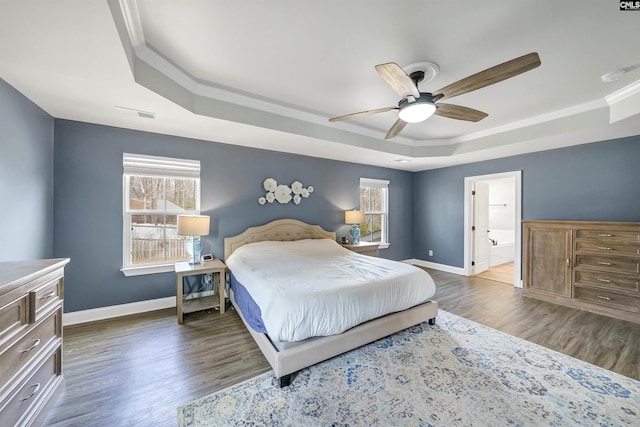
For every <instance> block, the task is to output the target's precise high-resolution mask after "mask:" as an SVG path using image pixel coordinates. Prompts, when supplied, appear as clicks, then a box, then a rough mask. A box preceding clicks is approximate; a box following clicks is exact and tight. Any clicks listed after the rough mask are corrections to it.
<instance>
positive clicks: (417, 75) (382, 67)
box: [329, 52, 540, 139]
mask: <svg viewBox="0 0 640 427" xmlns="http://www.w3.org/2000/svg"><path fill="white" fill-rule="evenodd" d="M539 65H540V57H539V56H538V54H537V53H536V52H532V53H529V54H527V55H523V56H520V57H518V58H515V59H512V60H511V61H507V62H504V63H502V64H499V65H496V66H494V67H491V68H487V69H486V70H484V71H480V72H479V73H476V74H473V75H471V76H469V77H465V78H464V79H462V80H458V81H457V82H455V83H451V84H450V85H448V86H445V87H443V88H442V89H439V90H437V91H435V92H433V93H430V92H420V91H419V90H418V83H420V82H421V81H422V80H423V79H424V75H425V72H424V71H422V70H417V71H413V72H412V73H411V74H409V75H407V73H406V72H405V71H404V70H403V69H402V68H401V67H400V66H399V65H398V64H396V63H394V62H389V63H386V64H379V65H376V67H375V68H376V71H377V72H378V74H380V77H382V78H383V79H384V80H385V81H386V82H387V83H388V84H389V86H391V88H392V89H393V90H395V91H396V93H397V94H398V95H400V96H401V97H402V99H401V100H400V102H398V105H397V106H394V107H385V108H377V109H375V110H367V111H361V112H359V113H352V114H347V115H344V116H339V117H334V118H331V119H329V121H330V122H338V121H341V120H348V119H353V118H356V117H361V116H366V115H369V114H377V113H384V112H386V111H391V110H398V120H397V121H396V122H395V123H394V124H393V126H391V129H389V132H387V135H386V136H385V139H391V138H393V137H394V136H396V135H398V134H399V133H400V132H401V131H402V129H404V127H405V126H406V125H407V123H418V122H421V121H424V120H426V119H428V118H429V117H431V115H433V114H435V115H438V116H441V117H448V118H450V119H457V120H466V121H470V122H477V121H480V120H482V119H484V118H485V117H487V116H488V114H487V113H484V112H482V111H478V110H474V109H473V108H468V107H463V106H460V105H453V104H445V103H441V102H439V101H440V100H442V99H445V98H453V97H454V96H458V95H462V94H464V93H468V92H472V91H474V90H477V89H481V88H483V87H485V86H489V85H492V84H494V83H498V82H501V81H503V80H506V79H509V78H511V77H515V76H517V75H518V74H522V73H524V72H527V71H529V70H532V69H534V68H536V67H538V66H539Z"/></svg>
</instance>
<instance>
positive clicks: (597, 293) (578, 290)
mask: <svg viewBox="0 0 640 427" xmlns="http://www.w3.org/2000/svg"><path fill="white" fill-rule="evenodd" d="M573 298H575V299H576V300H578V301H584V302H588V303H592V304H598V305H603V306H608V307H612V308H617V309H620V310H625V311H631V312H633V313H640V296H637V297H636V296H631V295H628V294H623V293H617V292H611V291H608V290H604V289H596V288H588V287H583V286H574V288H573Z"/></svg>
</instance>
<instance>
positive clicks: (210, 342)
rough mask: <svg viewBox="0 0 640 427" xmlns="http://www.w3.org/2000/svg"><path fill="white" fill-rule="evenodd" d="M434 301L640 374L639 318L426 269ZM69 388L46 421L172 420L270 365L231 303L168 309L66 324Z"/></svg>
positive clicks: (158, 423)
mask: <svg viewBox="0 0 640 427" xmlns="http://www.w3.org/2000/svg"><path fill="white" fill-rule="evenodd" d="M427 271H429V273H430V274H431V275H432V277H433V278H434V280H435V282H436V285H437V292H436V296H435V299H436V300H437V301H438V303H439V305H440V308H441V309H443V310H446V311H448V312H450V313H454V314H457V315H459V316H463V317H466V318H468V319H471V320H474V321H476V322H478V323H482V324H484V325H487V326H490V327H492V328H495V329H498V330H501V331H503V332H506V333H509V334H512V335H515V336H518V337H521V338H524V339H526V340H529V341H532V342H535V343H537V344H540V345H543V346H545V347H548V348H551V349H554V350H557V351H559V352H562V353H565V354H568V355H570V356H573V357H577V358H579V359H582V360H585V361H587V362H590V363H593V364H595V365H598V366H601V367H604V368H606V369H609V370H612V371H615V372H618V373H620V374H622V375H626V376H629V377H631V378H635V379H638V380H640V325H639V324H634V323H630V322H625V321H622V320H616V319H612V318H608V317H604V316H599V315H596V314H592V313H587V312H582V311H578V310H574V309H571V308H567V307H562V306H558V305H554V304H550V303H546V302H542V301H536V300H533V299H529V298H523V297H522V295H521V293H520V290H519V289H515V288H513V286H510V285H507V284H504V283H500V282H496V281H492V280H487V279H482V278H467V277H463V276H458V275H455V274H451V273H445V272H440V271H436V270H430V269H427ZM64 357H65V359H64V373H65V376H66V389H65V392H64V394H63V395H62V396H61V397H60V399H59V400H58V401H57V402H56V404H55V406H54V407H53V409H52V411H51V413H50V414H49V416H48V418H47V420H46V421H45V423H44V425H47V426H65V427H68V426H154V427H155V426H172V425H175V424H176V407H177V406H179V405H183V404H185V403H188V402H190V401H192V400H194V399H196V398H199V397H202V396H204V395H207V394H209V393H212V392H214V391H216V390H220V389H223V388H225V387H228V386H230V385H232V384H236V383H239V382H241V381H244V380H246V379H249V378H252V377H254V376H256V375H258V374H260V373H263V372H266V371H268V370H270V367H269V365H268V364H267V362H266V360H265V359H264V358H263V356H262V354H261V353H260V351H259V350H258V348H257V346H256V345H255V343H254V342H253V340H252V338H251V336H250V335H249V333H248V332H247V331H246V330H245V329H244V326H243V324H242V322H241V320H240V319H239V317H238V315H237V313H236V312H235V311H233V310H231V311H227V312H226V313H225V314H223V315H220V314H219V313H217V312H215V311H214V312H201V313H194V314H191V315H189V316H188V317H187V318H186V320H185V323H184V324H182V325H178V323H177V320H176V315H175V310H174V309H169V310H162V311H157V312H152V313H147V314H142V315H137V316H129V317H124V318H119V319H114V320H108V321H101V322H95V323H91V324H84V325H76V326H70V327H66V328H65V329H64Z"/></svg>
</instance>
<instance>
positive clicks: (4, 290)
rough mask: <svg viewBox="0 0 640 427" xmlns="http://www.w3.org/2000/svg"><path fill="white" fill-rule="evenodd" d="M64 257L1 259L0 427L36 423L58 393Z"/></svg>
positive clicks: (61, 383) (60, 364)
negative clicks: (16, 260) (26, 259)
mask: <svg viewBox="0 0 640 427" xmlns="http://www.w3.org/2000/svg"><path fill="white" fill-rule="evenodd" d="M68 262H69V259H46V260H37V261H24V262H2V263H0V425H1V426H31V425H39V424H40V423H42V421H43V420H44V418H45V415H46V411H47V409H48V407H49V406H50V404H51V403H52V402H53V401H54V399H55V397H57V396H58V395H59V393H61V392H62V390H63V387H64V377H63V375H62V302H63V297H64V267H65V265H66V264H67V263H68Z"/></svg>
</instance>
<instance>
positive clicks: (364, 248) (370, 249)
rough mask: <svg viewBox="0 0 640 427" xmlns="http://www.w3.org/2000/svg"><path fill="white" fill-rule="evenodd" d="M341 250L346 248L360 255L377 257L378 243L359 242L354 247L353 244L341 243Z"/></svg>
mask: <svg viewBox="0 0 640 427" xmlns="http://www.w3.org/2000/svg"><path fill="white" fill-rule="evenodd" d="M341 245H342V247H343V248H347V249H349V250H350V251H353V252H357V253H359V254H362V255H369V256H378V247H379V246H380V243H377V242H359V243H356V244H355V245H354V244H353V243H341Z"/></svg>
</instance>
